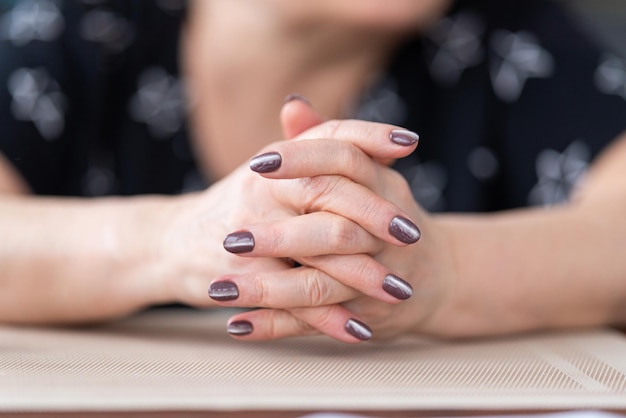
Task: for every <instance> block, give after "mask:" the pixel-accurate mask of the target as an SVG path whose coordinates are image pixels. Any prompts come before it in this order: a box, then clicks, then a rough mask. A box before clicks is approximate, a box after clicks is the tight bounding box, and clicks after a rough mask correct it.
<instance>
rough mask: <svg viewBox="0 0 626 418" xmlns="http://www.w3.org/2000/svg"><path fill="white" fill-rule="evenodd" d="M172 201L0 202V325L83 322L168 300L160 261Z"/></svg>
mask: <svg viewBox="0 0 626 418" xmlns="http://www.w3.org/2000/svg"><path fill="white" fill-rule="evenodd" d="M172 206H173V203H172V202H171V199H170V200H168V199H167V198H164V197H141V198H132V199H116V198H110V199H95V200H86V199H54V198H41V197H30V196H19V197H17V196H16V197H2V198H1V200H0V231H2V239H1V240H0V287H1V288H2V292H0V321H2V322H17V323H20V322H22V323H23V322H30V323H33V322H35V323H59V322H85V321H97V320H102V319H108V318H111V317H116V316H121V315H124V314H127V313H129V312H131V311H133V310H136V309H138V308H140V307H142V306H146V305H149V304H152V303H160V302H167V301H168V298H169V297H171V295H170V294H169V293H170V292H169V289H168V288H167V285H166V283H167V277H168V274H171V272H170V271H168V270H170V269H171V266H168V265H167V263H166V261H165V260H164V258H163V257H159V254H158V251H159V248H158V243H159V241H160V240H161V237H159V236H157V235H158V234H159V233H160V232H159V231H160V229H159V228H157V227H156V226H158V225H159V223H160V220H159V219H157V218H159V217H162V216H164V215H166V212H167V211H168V210H170V208H172Z"/></svg>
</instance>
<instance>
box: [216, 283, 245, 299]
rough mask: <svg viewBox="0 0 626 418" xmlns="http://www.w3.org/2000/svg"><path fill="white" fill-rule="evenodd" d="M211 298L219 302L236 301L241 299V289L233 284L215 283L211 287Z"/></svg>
mask: <svg viewBox="0 0 626 418" xmlns="http://www.w3.org/2000/svg"><path fill="white" fill-rule="evenodd" d="M209 297H210V298H211V299H213V300H219V301H227V300H235V299H237V298H238V297H239V289H238V288H237V285H236V284H235V283H233V282H229V281H222V282H214V283H211V286H209Z"/></svg>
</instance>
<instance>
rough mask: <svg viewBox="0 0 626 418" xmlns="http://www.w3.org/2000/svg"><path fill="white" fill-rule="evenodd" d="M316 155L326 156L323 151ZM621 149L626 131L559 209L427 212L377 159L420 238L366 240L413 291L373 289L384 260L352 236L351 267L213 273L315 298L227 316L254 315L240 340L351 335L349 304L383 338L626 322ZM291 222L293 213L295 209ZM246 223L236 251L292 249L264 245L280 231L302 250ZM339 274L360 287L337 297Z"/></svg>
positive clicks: (263, 294) (625, 156)
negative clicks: (244, 241)
mask: <svg viewBox="0 0 626 418" xmlns="http://www.w3.org/2000/svg"><path fill="white" fill-rule="evenodd" d="M280 145H281V146H274V147H273V148H271V149H273V150H279V151H278V152H281V151H282V150H283V149H284V148H283V147H284V146H288V145H290V144H288V143H285V144H280ZM286 154H288V151H287V152H286ZM318 158H320V159H324V158H325V156H324V155H323V154H320V155H319V156H318ZM625 161H626V135H624V136H622V137H621V138H618V139H617V140H616V141H615V143H614V145H613V146H611V147H609V148H608V149H607V150H606V151H605V152H604V153H603V154H602V155H601V156H600V157H599V158H598V159H597V161H596V162H595V164H594V165H593V166H592V168H591V170H590V173H589V175H588V177H587V179H586V181H585V182H584V184H583V185H582V186H581V188H580V189H579V193H578V194H577V195H576V196H575V197H574V198H573V199H572V200H571V202H570V203H567V204H564V205H562V206H558V207H554V208H551V209H544V208H541V209H537V208H529V209H520V210H514V211H507V212H502V213H497V214H485V215H463V214H445V215H431V216H428V215H427V214H425V213H424V212H423V211H421V210H420V209H419V207H417V205H416V204H415V202H413V201H412V199H411V198H407V195H408V194H409V191H408V185H406V183H403V182H402V181H401V180H399V181H397V179H394V178H393V175H391V173H392V172H391V170H389V169H387V168H386V167H384V166H383V165H380V164H378V165H374V166H369V167H368V170H373V171H370V175H371V178H370V180H369V181H368V180H362V184H363V185H366V186H367V187H368V188H370V190H372V191H374V192H375V193H376V194H378V195H384V196H385V198H387V199H389V201H391V202H394V203H396V204H397V205H398V206H399V207H401V208H403V209H404V210H405V211H406V212H407V213H408V214H409V215H410V217H411V218H412V219H416V220H417V221H418V225H419V226H420V228H421V229H422V232H423V237H422V239H420V241H419V242H418V243H417V244H415V245H410V246H406V247H403V248H394V247H392V246H391V245H389V244H388V243H379V245H375V246H373V247H370V248H368V254H369V255H370V257H371V258H372V259H374V260H376V261H379V262H380V263H381V264H382V265H386V266H393V269H394V271H395V272H397V273H399V274H400V275H401V277H403V278H404V279H405V280H407V281H408V282H410V283H411V284H412V286H413V289H414V294H413V296H412V297H411V298H410V299H409V300H406V301H402V302H400V303H398V302H397V301H396V303H393V302H391V301H389V300H385V298H383V297H381V295H380V294H376V293H375V292H373V290H374V289H375V290H379V289H377V288H376V287H375V286H374V285H373V283H374V282H376V278H377V277H378V278H379V277H380V273H381V272H380V271H376V270H375V269H372V268H369V267H364V268H359V267H358V263H359V262H362V258H361V257H362V252H363V250H364V249H363V248H360V247H359V246H357V245H355V246H354V247H352V248H353V249H354V254H355V256H353V257H356V259H358V261H356V259H355V265H354V267H347V270H349V271H351V272H353V277H351V278H349V279H345V278H344V276H343V275H342V274H337V272H336V271H332V272H331V274H330V275H321V276H320V275H319V274H316V273H313V271H316V270H315V269H313V270H312V269H310V268H309V267H307V266H312V267H316V268H319V269H320V270H322V271H326V270H327V269H328V268H329V267H328V266H319V265H318V263H324V262H328V263H330V265H331V266H332V267H330V268H337V270H341V266H345V265H346V264H348V263H350V262H351V259H350V257H346V256H321V257H301V258H298V261H300V262H301V263H302V264H303V267H300V268H298V269H295V270H292V271H290V272H289V273H290V274H288V275H287V274H284V275H276V276H274V275H272V274H255V275H245V274H243V275H236V276H227V277H226V278H224V277H222V278H217V279H216V281H220V280H224V279H226V280H230V281H233V282H235V283H236V284H237V286H238V287H239V289H240V297H239V298H238V299H237V300H235V301H230V302H225V303H220V304H221V305H224V306H240V307H242V306H268V307H274V308H276V307H284V308H292V307H294V306H303V305H310V306H311V308H308V309H302V308H297V309H295V310H294V309H291V310H288V311H287V310H276V309H261V310H254V311H250V312H246V313H242V314H238V315H236V316H234V317H233V318H232V319H231V321H248V322H250V323H251V324H252V325H253V328H254V331H253V332H252V333H251V334H249V335H246V336H237V337H236V338H239V339H244V340H264V339H273V338H282V337H285V336H294V335H307V334H310V333H315V332H323V333H325V334H328V335H330V336H333V337H335V338H337V339H340V340H342V341H346V342H354V340H352V341H351V340H350V339H349V338H346V337H345V335H344V334H345V333H344V334H342V330H343V327H344V324H345V319H346V317H348V316H349V315H350V313H352V314H355V313H356V314H357V315H358V317H359V318H360V319H362V320H363V321H364V322H365V323H367V324H369V325H370V326H371V327H372V329H373V330H374V336H375V338H380V339H385V338H392V337H396V336H399V335H405V334H422V335H423V334H428V335H431V336H435V337H443V338H466V337H476V336H492V335H502V334H510V333H521V332H529V331H536V330H542V329H561V328H573V327H587V326H597V325H623V324H624V323H625V322H626V308H624V301H625V300H626V286H624V278H625V277H626V267H625V266H624V263H623V262H621V258H622V251H623V250H622V249H623V248H624V246H625V245H626V238H625V237H626V234H625V233H626V222H625V221H624V220H623V216H622V215H621V214H623V211H624V210H626V186H625V185H624V184H623V182H621V181H620V180H619V179H620V178H623V177H622V176H624V175H625V173H624V170H625V169H624V167H626V165H625V164H624V162H625ZM290 170H291V169H290V165H289V163H288V161H287V158H285V159H284V160H283V166H281V168H280V169H279V170H277V171H275V172H272V173H267V174H262V175H263V176H264V177H266V178H272V179H284V178H290V177H291V171H290ZM387 182H388V183H387ZM380 186H382V188H380ZM355 205H358V202H356V203H355ZM290 222H291V223H293V224H294V225H295V224H296V220H295V219H291V220H290ZM242 229H248V230H250V231H253V233H254V235H255V237H258V238H257V239H256V240H257V243H258V244H257V246H255V249H254V250H253V251H252V252H250V253H247V254H240V255H239V256H240V257H254V256H256V255H259V256H264V257H267V256H275V257H276V256H278V257H280V256H284V255H285V254H286V253H287V251H286V249H283V248H281V247H280V246H277V245H269V246H266V245H265V243H264V242H263V240H264V237H272V236H274V235H277V234H279V235H280V236H281V239H282V240H284V241H285V242H289V244H290V246H292V247H291V248H289V250H288V251H289V252H290V253H299V252H300V249H299V248H298V245H297V243H298V240H297V236H298V234H300V232H301V231H300V230H298V228H290V227H289V226H287V225H285V224H284V223H280V224H279V223H275V222H268V223H265V224H263V225H262V226H258V225H250V226H246V225H242ZM380 244H382V245H380ZM332 259H336V260H337V263H336V264H335V263H333V262H332V261H330V260H332ZM339 259H341V260H340V261H339ZM365 264H367V263H363V264H362V265H365ZM372 275H373V276H372ZM331 276H333V277H334V279H333V278H331ZM336 280H339V281H341V282H342V283H343V284H344V285H346V286H348V287H351V288H353V289H358V290H359V294H356V295H354V297H353V298H351V299H346V300H344V301H343V303H341V304H336V303H335V302H336V298H337V295H338V294H341V295H342V296H343V295H344V294H345V293H342V292H343V289H342V288H340V287H338V284H337V283H336ZM285 283H289V284H292V286H287V285H285ZM300 283H306V286H302V285H300ZM259 287H261V288H263V291H259ZM310 289H316V291H315V292H310ZM320 289H321V290H320ZM248 292H249V293H248ZM278 292H281V293H283V294H284V295H289V297H290V299H287V298H284V299H280V301H277V300H276V299H274V297H275V296H274V295H275V293H278ZM320 295H322V296H320ZM249 302H250V303H249ZM316 318H317V319H316Z"/></svg>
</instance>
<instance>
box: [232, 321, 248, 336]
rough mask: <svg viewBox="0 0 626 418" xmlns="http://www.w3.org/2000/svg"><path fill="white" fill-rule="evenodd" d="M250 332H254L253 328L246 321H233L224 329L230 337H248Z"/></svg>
mask: <svg viewBox="0 0 626 418" xmlns="http://www.w3.org/2000/svg"><path fill="white" fill-rule="evenodd" d="M252 331H254V327H253V326H252V323H250V322H248V321H234V322H231V323H230V324H228V326H227V327H226V332H228V333H229V334H230V335H248V334H251V333H252Z"/></svg>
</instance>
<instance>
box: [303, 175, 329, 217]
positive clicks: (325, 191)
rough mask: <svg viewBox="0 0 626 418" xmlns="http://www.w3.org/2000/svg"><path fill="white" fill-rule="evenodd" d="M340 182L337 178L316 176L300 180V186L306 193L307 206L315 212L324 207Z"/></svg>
mask: <svg viewBox="0 0 626 418" xmlns="http://www.w3.org/2000/svg"><path fill="white" fill-rule="evenodd" d="M338 181H339V179H338V177H337V176H315V177H304V178H301V179H299V182H300V186H301V187H302V189H303V191H304V199H305V201H306V202H305V203H306V206H307V207H308V208H311V209H314V210H315V209H317V208H318V207H319V206H320V205H322V202H323V201H324V198H325V197H326V196H327V195H329V194H331V193H332V191H333V189H335V187H336V186H337V183H338Z"/></svg>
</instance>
